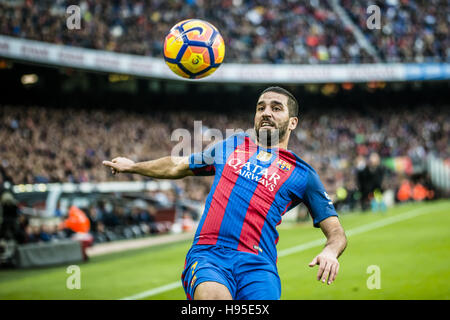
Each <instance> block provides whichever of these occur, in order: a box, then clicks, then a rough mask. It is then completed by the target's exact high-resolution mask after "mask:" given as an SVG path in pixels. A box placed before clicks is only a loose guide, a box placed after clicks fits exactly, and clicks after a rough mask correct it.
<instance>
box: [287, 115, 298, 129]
mask: <svg viewBox="0 0 450 320" xmlns="http://www.w3.org/2000/svg"><path fill="white" fill-rule="evenodd" d="M297 125H298V118H297V117H290V118H289V129H290V130H291V131H292V130H294V129H295V128H297Z"/></svg>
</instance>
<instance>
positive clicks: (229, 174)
mask: <svg viewBox="0 0 450 320" xmlns="http://www.w3.org/2000/svg"><path fill="white" fill-rule="evenodd" d="M250 142H251V141H250V139H249V137H245V140H244V143H242V144H241V145H239V146H238V147H237V148H236V149H235V150H234V151H233V152H232V153H231V154H230V156H229V157H228V159H227V163H226V164H225V165H224V168H223V171H222V176H221V178H220V180H219V182H218V184H217V186H216V190H214V194H213V197H212V201H211V205H210V207H209V210H208V212H207V216H206V218H205V221H204V223H203V226H202V230H201V232H200V235H199V240H198V242H197V244H216V242H217V238H218V237H219V231H220V226H221V224H222V220H223V216H224V214H225V209H226V207H227V204H228V199H229V198H230V194H231V191H232V190H233V188H234V186H235V184H236V180H237V179H238V178H239V174H235V173H234V172H233V171H235V168H233V167H232V166H230V165H228V163H229V162H230V161H231V160H233V159H236V161H237V162H239V163H242V164H244V163H246V162H247V161H248V159H250V157H251V156H252V155H253V154H254V153H255V152H256V148H252V150H250Z"/></svg>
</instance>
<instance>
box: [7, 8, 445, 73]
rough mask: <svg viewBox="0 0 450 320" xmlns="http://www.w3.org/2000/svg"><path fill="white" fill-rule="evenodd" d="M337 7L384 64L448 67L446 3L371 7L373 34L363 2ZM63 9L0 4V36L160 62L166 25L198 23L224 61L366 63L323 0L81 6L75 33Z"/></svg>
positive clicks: (350, 34)
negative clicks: (375, 13)
mask: <svg viewBox="0 0 450 320" xmlns="http://www.w3.org/2000/svg"><path fill="white" fill-rule="evenodd" d="M342 3H343V6H344V8H346V9H347V12H349V14H350V16H351V17H352V18H353V20H355V22H356V24H357V25H358V26H359V27H360V29H361V31H362V32H363V33H364V35H365V36H366V37H367V38H368V39H369V40H370V42H371V43H372V44H373V45H374V47H375V48H376V50H378V51H379V53H380V56H381V57H382V58H383V60H384V61H389V62H391V61H399V60H400V61H408V62H409V61H424V60H430V59H432V60H433V61H449V58H450V51H449V49H448V48H449V32H448V23H449V21H448V19H449V18H448V16H449V7H450V6H449V5H448V2H447V1H438V0H433V1H432V4H430V3H429V2H428V1H419V0H408V1H406V0H402V1H401V0H390V1H387V2H386V4H384V3H382V2H381V1H377V4H379V5H380V6H381V8H382V10H383V11H382V14H383V16H382V17H383V19H382V24H383V28H382V30H381V31H378V30H368V29H367V27H366V24H365V23H366V19H367V14H366V11H365V10H366V8H367V6H368V5H369V4H371V3H369V1H353V0H343V1H342ZM71 4H73V2H72V1H69V0H58V1H49V0H42V1H34V0H27V1H10V2H7V3H5V2H2V3H0V34H3V35H10V36H14V37H20V38H26V39H33V40H39V41H45V42H51V43H57V44H65V45H70V46H77V47H84V48H93V49H101V50H108V51H115V52H123V53H131V54H138V55H146V56H154V57H161V56H162V45H163V42H164V41H163V39H164V37H165V36H166V34H167V33H168V31H169V30H170V28H171V27H172V26H173V25H175V24H176V23H177V22H179V21H182V20H185V19H188V18H201V19H205V20H208V21H209V22H211V23H212V24H214V25H215V26H216V27H217V28H218V29H219V30H220V32H221V33H222V35H223V37H224V40H225V43H226V47H227V50H226V57H225V59H226V60H225V61H226V62H239V63H308V64H317V63H371V62H374V58H373V57H372V56H371V55H369V54H367V53H366V51H365V50H364V49H363V48H361V46H360V45H359V44H358V42H357V41H356V39H355V36H354V34H353V32H352V31H351V30H350V29H349V28H348V27H345V26H344V24H343V23H342V21H341V19H340V17H339V16H338V15H337V14H336V12H334V11H333V10H332V8H331V7H330V5H329V4H328V1H325V0H311V1H289V0H277V1H267V0H213V1H204V0H174V1H163V0H157V1H150V2H146V1H140V0H121V1H118V0H116V1H106V0H96V1H94V0H82V1H80V2H79V6H80V8H81V14H82V22H81V29H80V30H69V29H68V28H67V26H66V18H67V17H68V14H67V13H66V9H67V8H68V7H69V6H70V5H71Z"/></svg>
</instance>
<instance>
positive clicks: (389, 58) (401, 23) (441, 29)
mask: <svg viewBox="0 0 450 320" xmlns="http://www.w3.org/2000/svg"><path fill="white" fill-rule="evenodd" d="M341 2H342V5H343V6H344V8H345V9H346V10H347V11H348V12H349V14H350V16H351V17H352V19H353V20H354V22H355V23H356V24H358V25H359V27H360V28H361V29H363V30H364V29H366V22H367V17H368V14H367V8H368V7H369V6H370V5H373V4H376V5H378V7H379V8H380V9H381V10H380V14H381V22H382V26H381V29H379V30H377V29H375V30H371V31H370V32H366V33H365V35H366V37H367V38H368V39H369V41H370V42H371V43H372V45H373V46H374V47H375V48H376V49H377V50H378V52H379V54H380V56H381V58H382V60H383V61H386V62H449V61H450V31H449V25H450V3H449V2H448V1H446V0H431V1H420V0H388V1H375V2H374V1H370V0H363V1H352V0H342V1H341Z"/></svg>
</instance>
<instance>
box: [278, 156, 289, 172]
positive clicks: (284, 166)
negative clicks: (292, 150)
mask: <svg viewBox="0 0 450 320" xmlns="http://www.w3.org/2000/svg"><path fill="white" fill-rule="evenodd" d="M277 166H278V168H280V169H281V170H284V171H289V170H291V167H292V165H291V164H290V163H288V162H286V161H284V160H282V159H280V160H278V162H277Z"/></svg>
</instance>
